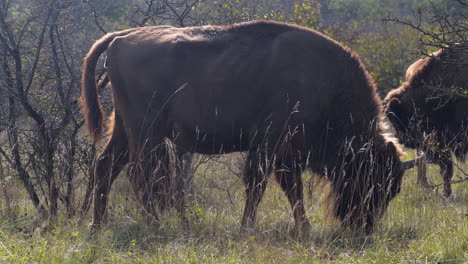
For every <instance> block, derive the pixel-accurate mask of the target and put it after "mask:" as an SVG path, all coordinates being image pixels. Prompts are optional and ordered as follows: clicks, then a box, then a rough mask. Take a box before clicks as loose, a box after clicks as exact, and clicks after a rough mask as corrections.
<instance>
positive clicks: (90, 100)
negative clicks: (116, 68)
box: [80, 29, 136, 143]
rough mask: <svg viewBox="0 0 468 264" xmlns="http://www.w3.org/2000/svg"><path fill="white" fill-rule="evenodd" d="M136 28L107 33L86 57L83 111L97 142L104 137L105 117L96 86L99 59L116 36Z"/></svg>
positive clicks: (83, 74)
mask: <svg viewBox="0 0 468 264" xmlns="http://www.w3.org/2000/svg"><path fill="white" fill-rule="evenodd" d="M135 30H136V29H129V30H125V31H119V32H114V33H109V34H107V35H105V36H104V37H102V38H101V39H100V40H98V41H96V43H94V45H93V46H92V47H91V49H90V50H89V52H88V54H87V55H86V57H85V59H84V63H83V71H82V78H81V99H80V101H81V111H82V112H83V116H84V121H85V125H86V127H87V128H88V131H89V134H90V136H91V138H92V139H93V141H94V142H95V143H96V142H98V141H99V140H100V139H101V138H102V135H103V128H102V127H103V117H104V111H103V109H102V106H101V103H100V101H99V97H98V91H97V88H96V76H95V71H96V64H97V61H98V59H99V57H100V56H101V54H102V53H103V52H104V51H106V49H107V48H108V46H109V44H110V43H111V42H112V41H113V40H114V39H115V38H116V37H119V36H125V35H127V34H129V33H131V32H133V31H135Z"/></svg>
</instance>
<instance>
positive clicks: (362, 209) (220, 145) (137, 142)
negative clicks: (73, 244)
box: [82, 21, 415, 230]
mask: <svg viewBox="0 0 468 264" xmlns="http://www.w3.org/2000/svg"><path fill="white" fill-rule="evenodd" d="M106 50H107V67H108V74H109V79H110V82H111V83H112V92H113V101H114V108H115V110H114V118H113V119H112V120H111V122H112V128H113V129H112V130H111V132H110V138H109V141H108V143H107V145H106V147H105V149H104V151H103V152H102V153H101V154H100V156H99V158H98V159H97V161H96V169H95V173H96V184H97V186H96V195H95V203H94V223H95V224H99V223H101V222H102V221H103V217H104V216H105V208H106V203H107V196H108V193H109V190H110V187H111V184H112V182H113V180H114V179H115V177H116V175H117V174H118V172H119V170H120V169H121V168H122V167H123V166H124V165H125V164H127V163H130V167H131V169H130V177H131V178H132V179H134V180H133V182H134V183H135V184H134V187H135V192H136V194H137V197H140V196H142V195H144V194H143V190H142V189H141V188H140V187H139V184H140V185H144V181H145V180H150V179H152V178H156V179H157V180H159V179H160V178H161V173H155V172H154V169H153V167H152V166H155V165H157V164H159V162H161V160H160V158H158V156H159V154H157V152H161V151H160V149H159V150H158V146H159V145H160V144H161V142H163V140H164V139H165V138H169V139H170V140H171V142H173V143H174V144H175V145H176V147H175V148H176V149H177V153H202V154H208V155H209V154H220V153H230V152H237V151H243V152H247V158H246V163H245V169H244V177H243V181H244V183H245V190H246V203H245V209H244V215H243V218H242V224H241V226H242V228H250V227H252V226H253V224H254V222H255V218H256V213H257V207H258V205H259V203H260V201H261V199H262V196H263V193H264V191H265V188H266V186H267V180H268V178H269V175H270V174H274V175H275V177H276V179H277V181H278V183H279V185H280V186H281V188H282V189H283V191H284V192H285V194H286V196H287V198H288V200H289V203H290V206H291V208H292V211H293V215H294V220H295V224H296V226H297V228H302V227H307V226H308V225H309V222H308V220H307V218H306V214H305V210H304V205H303V185H302V180H301V173H302V171H304V170H306V169H310V170H312V171H314V172H316V173H318V174H320V175H321V176H322V177H325V178H326V179H328V180H329V181H330V182H331V186H332V188H331V189H332V191H331V194H330V199H329V201H330V202H331V206H330V208H331V213H332V214H333V215H334V216H336V217H337V218H338V219H339V220H341V222H342V223H343V224H344V225H345V226H350V227H352V228H365V229H366V230H372V227H373V226H374V224H375V222H376V220H377V219H378V218H379V217H380V216H381V215H382V213H383V212H384V211H385V209H386V207H387V205H388V203H389V202H390V200H391V199H392V198H393V197H394V196H395V195H396V194H397V193H398V192H399V190H400V186H401V180H402V176H403V173H404V171H405V169H407V168H409V167H411V166H414V163H415V161H407V162H401V161H400V159H399V156H400V150H399V149H398V148H397V147H396V146H395V145H394V144H393V143H392V142H391V141H389V139H387V138H386V137H385V136H384V134H383V132H382V131H383V124H382V119H381V102H380V100H379V98H378V96H377V94H376V87H375V85H374V84H373V82H372V81H371V79H370V77H369V75H368V73H367V72H366V70H365V69H364V67H363V65H362V63H361V61H360V60H359V58H358V57H357V56H356V55H355V54H353V53H352V52H351V51H350V50H349V49H347V48H345V47H343V46H342V45H340V44H339V43H337V42H335V41H333V40H331V39H329V38H328V37H326V36H324V35H322V34H320V33H318V32H315V31H312V30H309V29H306V28H303V27H299V26H294V25H289V24H283V23H276V22H265V21H256V22H247V23H240V24H234V25H227V26H201V27H188V28H175V27H142V28H134V29H129V30H126V31H120V32H114V33H110V34H107V35H105V36H104V37H102V38H101V39H100V40H98V41H97V42H96V43H95V44H94V45H93V47H92V48H91V50H90V51H89V53H88V55H87V56H86V58H85V62H84V67H83V80H82V81H83V86H82V102H83V112H84V116H85V120H86V124H87V127H88V129H89V131H90V133H91V136H92V137H93V138H94V139H95V140H98V139H99V138H101V136H102V120H103V114H102V111H101V107H100V103H99V99H98V96H97V91H96V82H95V67H96V63H97V61H98V58H99V56H100V55H101V54H102V53H103V52H104V51H106ZM154 150H156V151H154ZM154 152H156V154H153V153H154ZM163 152H164V151H163ZM179 156H180V155H179ZM141 201H142V202H144V201H145V199H144V198H142V199H141Z"/></svg>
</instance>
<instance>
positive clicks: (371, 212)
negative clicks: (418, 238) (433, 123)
mask: <svg viewBox="0 0 468 264" xmlns="http://www.w3.org/2000/svg"><path fill="white" fill-rule="evenodd" d="M368 145H369V146H366V147H363V148H361V149H360V150H359V151H358V152H357V153H353V155H352V156H353V157H352V159H350V160H347V161H346V162H344V165H343V166H342V167H340V169H338V170H339V171H337V173H336V175H335V177H332V182H333V185H332V188H333V191H332V192H331V193H330V196H329V199H331V201H332V207H331V208H332V211H331V213H332V214H333V215H334V216H335V217H337V218H338V219H339V220H340V221H341V222H342V223H343V224H344V225H346V226H349V227H351V228H352V229H364V230H365V231H366V232H371V231H372V230H373V227H374V225H375V223H376V222H377V220H378V219H379V218H380V217H381V216H382V215H383V213H384V212H385V211H386V209H387V207H388V204H389V203H390V201H391V200H392V199H393V198H394V197H395V196H396V195H397V194H398V193H399V192H400V188H401V184H402V178H403V174H404V172H405V170H407V169H409V168H412V167H414V166H415V164H416V162H417V161H418V160H417V159H416V160H411V161H405V162H402V161H400V159H399V156H400V154H399V153H400V151H399V150H398V149H397V148H396V147H395V145H394V144H393V143H392V142H388V143H386V145H385V146H376V145H372V144H368Z"/></svg>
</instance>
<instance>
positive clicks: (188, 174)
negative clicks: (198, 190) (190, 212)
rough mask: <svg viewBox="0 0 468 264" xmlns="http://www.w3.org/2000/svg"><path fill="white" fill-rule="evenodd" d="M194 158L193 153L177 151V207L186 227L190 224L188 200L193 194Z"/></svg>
mask: <svg viewBox="0 0 468 264" xmlns="http://www.w3.org/2000/svg"><path fill="white" fill-rule="evenodd" d="M192 158H193V154H192V153H189V152H184V151H180V150H178V151H177V167H176V193H175V207H176V209H177V211H178V212H179V214H180V217H181V219H182V222H183V223H184V224H185V225H187V224H188V220H187V218H186V216H185V209H186V207H187V198H188V196H189V195H190V194H191V193H192V183H193V171H192Z"/></svg>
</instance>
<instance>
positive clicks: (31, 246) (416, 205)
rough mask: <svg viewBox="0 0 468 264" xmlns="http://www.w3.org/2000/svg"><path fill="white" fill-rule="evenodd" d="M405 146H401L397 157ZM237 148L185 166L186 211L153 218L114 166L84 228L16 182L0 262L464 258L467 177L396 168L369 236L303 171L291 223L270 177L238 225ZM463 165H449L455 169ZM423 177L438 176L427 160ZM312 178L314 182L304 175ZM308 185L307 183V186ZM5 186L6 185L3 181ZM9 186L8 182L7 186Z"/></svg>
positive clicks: (2, 230)
mask: <svg viewBox="0 0 468 264" xmlns="http://www.w3.org/2000/svg"><path fill="white" fill-rule="evenodd" d="M413 154H414V151H412V150H408V151H407V154H406V156H405V158H404V159H408V158H410V156H412V155H413ZM239 156H240V155H239V154H238V155H234V156H232V155H231V156H225V157H221V158H219V159H218V158H216V159H214V160H208V161H206V160H204V161H200V160H199V163H198V165H197V169H196V172H195V182H194V190H193V193H192V195H191V197H190V205H189V210H188V211H189V212H188V218H189V221H190V224H189V225H188V226H183V225H182V224H181V221H180V219H179V217H178V214H177V213H176V212H169V213H166V214H164V215H162V217H161V225H160V226H159V227H156V226H151V225H148V224H147V223H146V221H145V220H144V219H143V218H142V217H141V215H140V213H139V210H138V208H137V205H136V203H135V201H134V199H133V196H132V191H131V188H130V186H129V184H128V182H127V180H126V178H125V176H124V175H120V177H119V178H118V180H117V182H116V184H114V187H113V189H112V191H111V200H110V210H109V211H110V221H109V222H108V223H107V224H106V225H104V226H102V227H101V228H100V229H98V230H94V231H93V230H91V229H89V228H88V227H87V225H86V223H87V222H89V221H91V220H90V219H91V216H90V214H88V216H87V218H86V219H85V220H84V223H81V224H79V223H78V219H77V218H72V219H65V218H64V216H61V217H62V218H61V219H59V220H58V223H57V224H56V225H55V226H53V227H52V228H49V229H41V228H38V226H40V223H38V222H37V221H38V220H37V216H36V215H35V211H34V209H33V208H29V207H28V206H27V205H28V204H29V203H28V202H27V199H26V198H24V199H25V200H24V202H21V199H20V198H21V197H22V196H23V193H22V192H21V191H20V188H17V191H18V192H17V193H15V195H16V201H17V202H16V203H15V204H14V208H13V209H14V210H15V212H16V213H15V217H11V216H10V217H7V216H5V212H6V211H5V210H6V209H5V208H4V206H3V204H2V214H3V217H2V220H1V222H0V263H466V262H467V261H468V183H467V182H464V183H458V184H454V185H453V189H454V193H455V197H454V199H452V200H446V199H445V198H444V197H443V195H442V194H441V190H440V189H438V188H435V189H433V190H428V189H425V188H423V187H421V186H419V185H417V184H416V170H415V169H411V170H410V171H408V172H407V173H406V174H405V178H404V183H403V187H402V191H401V193H400V194H399V195H398V196H397V197H396V198H395V199H394V200H392V202H391V203H390V206H389V208H388V211H387V213H386V214H385V216H384V217H383V219H382V220H381V222H380V224H379V226H378V227H377V229H376V230H375V232H374V233H372V234H371V235H366V234H364V233H359V232H351V231H350V230H346V229H343V228H341V227H340V225H339V223H337V222H336V221H333V220H332V219H328V218H327V217H326V215H325V214H326V213H325V211H326V206H325V205H324V203H323V200H324V198H325V196H326V192H327V184H326V183H324V182H316V181H314V180H311V179H315V178H314V177H313V176H312V175H310V174H308V173H305V174H304V175H303V178H304V180H305V181H306V182H307V184H306V190H305V196H306V209H307V213H308V217H309V220H310V222H311V224H312V228H311V230H310V232H307V233H301V234H298V233H297V232H296V231H295V230H294V228H293V227H294V224H293V220H292V213H291V210H290V208H289V203H288V202H287V199H286V197H285V196H284V194H283V193H282V191H281V190H280V188H279V187H278V186H276V184H275V183H274V181H273V180H270V183H269V186H268V188H267V191H266V193H265V196H264V199H263V201H262V203H261V204H260V208H259V212H258V217H257V225H256V228H255V230H252V231H250V232H247V233H244V234H241V233H240V232H239V228H240V220H241V216H242V210H243V205H244V190H243V186H242V181H241V180H240V178H239V172H240V167H241V163H242V159H241V158H239ZM467 169H468V166H467V165H466V164H458V169H457V170H456V172H455V178H457V176H458V177H462V175H464V174H463V173H466V171H467ZM428 177H429V179H430V181H432V182H434V183H438V182H440V181H441V179H440V176H439V169H438V167H436V166H432V165H431V166H429V168H428ZM313 182H315V183H313ZM311 185H313V186H314V190H313V191H312V192H311V191H310V190H309V187H310V186H311ZM12 188H14V186H13V187H12ZM10 191H14V190H13V189H10Z"/></svg>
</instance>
